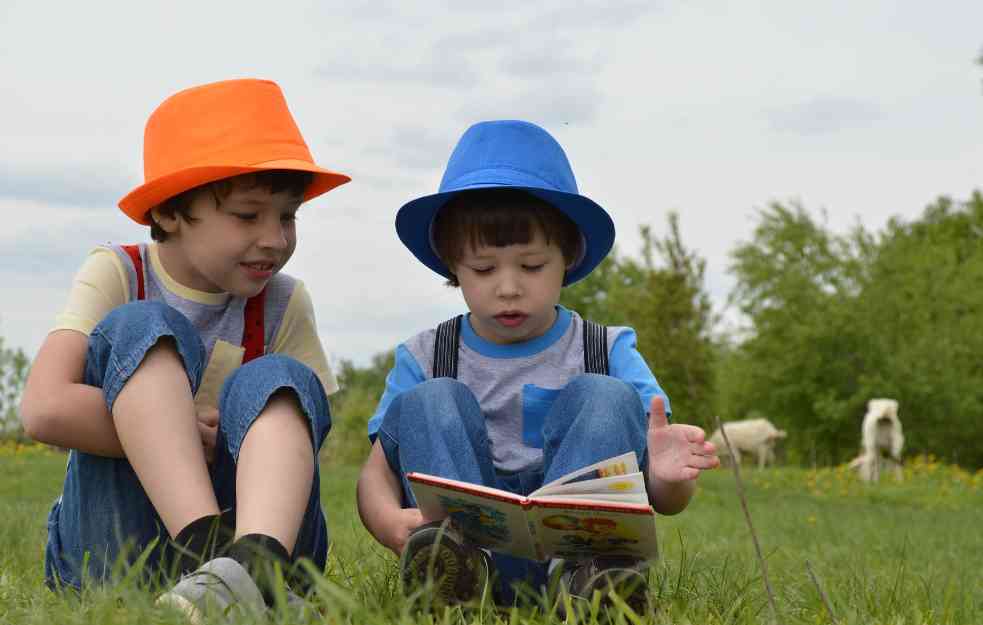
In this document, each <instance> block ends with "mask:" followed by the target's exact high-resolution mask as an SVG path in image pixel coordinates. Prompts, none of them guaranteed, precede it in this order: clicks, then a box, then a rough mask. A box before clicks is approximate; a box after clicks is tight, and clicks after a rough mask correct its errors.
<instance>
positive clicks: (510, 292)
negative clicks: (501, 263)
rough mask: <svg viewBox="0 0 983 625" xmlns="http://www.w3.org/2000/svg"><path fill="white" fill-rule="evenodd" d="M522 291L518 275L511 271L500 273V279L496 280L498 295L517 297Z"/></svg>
mask: <svg viewBox="0 0 983 625" xmlns="http://www.w3.org/2000/svg"><path fill="white" fill-rule="evenodd" d="M521 292H522V288H521V285H520V284H519V279H518V276H516V275H515V274H514V273H513V272H511V271H505V272H503V273H502V277H501V280H499V282H498V296H499V297H508V298H511V297H517V296H518V295H519V294H520V293H521Z"/></svg>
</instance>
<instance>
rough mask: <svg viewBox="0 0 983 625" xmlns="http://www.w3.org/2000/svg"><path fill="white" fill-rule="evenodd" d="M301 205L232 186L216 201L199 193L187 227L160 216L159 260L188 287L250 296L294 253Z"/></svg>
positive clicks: (284, 196) (294, 198)
mask: <svg viewBox="0 0 983 625" xmlns="http://www.w3.org/2000/svg"><path fill="white" fill-rule="evenodd" d="M300 202H301V199H300V198H299V197H297V196H295V195H292V194H290V193H289V192H281V193H271V192H270V191H268V190H266V189H262V188H251V189H248V188H247V189H244V188H234V189H233V190H232V192H231V193H229V195H228V196H227V197H226V198H225V199H224V200H222V201H221V203H216V199H215V197H214V195H213V194H212V193H211V192H209V191H207V190H206V191H203V192H201V193H199V194H198V195H197V196H196V197H195V198H194V199H193V200H192V202H191V210H190V216H191V221H190V223H189V222H187V221H184V220H183V219H181V218H180V217H178V216H174V217H170V218H168V217H162V218H158V223H160V225H161V227H162V228H164V230H166V231H167V233H168V239H167V241H165V242H164V243H162V244H161V246H160V252H161V260H162V262H164V263H165V268H166V269H167V271H168V273H170V274H171V276H172V277H173V278H174V279H175V280H177V281H178V282H180V283H181V284H182V285H184V286H186V287H189V288H192V289H197V290H199V291H208V292H214V293H219V292H226V293H231V294H233V295H237V296H240V297H252V296H253V295H256V294H257V293H259V292H260V291H261V290H263V287H265V286H266V283H267V282H268V281H269V280H270V278H272V277H273V274H275V273H276V272H278V271H280V269H281V268H282V267H283V266H284V265H285V264H286V262H287V261H288V260H289V259H290V257H291V256H292V255H293V253H294V248H295V247H296V246H297V231H296V222H295V219H296V213H297V209H298V208H299V206H300Z"/></svg>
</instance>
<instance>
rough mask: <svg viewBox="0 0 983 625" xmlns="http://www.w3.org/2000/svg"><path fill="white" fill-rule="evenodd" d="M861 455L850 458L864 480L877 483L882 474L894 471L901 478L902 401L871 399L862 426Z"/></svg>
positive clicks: (853, 466) (893, 473) (851, 463)
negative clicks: (899, 407) (899, 415)
mask: <svg viewBox="0 0 983 625" xmlns="http://www.w3.org/2000/svg"><path fill="white" fill-rule="evenodd" d="M860 445H861V448H860V455H859V456H857V457H856V458H854V459H853V460H851V461H850V465H849V466H850V468H851V469H856V470H857V472H858V473H859V474H860V479H862V480H863V481H865V482H876V481H878V480H879V479H881V473H882V472H884V471H890V472H891V474H892V475H893V476H894V478H895V479H899V480H900V479H901V450H902V449H903V448H904V433H903V432H902V431H901V420H900V419H898V402H897V401H896V400H893V399H871V400H870V401H868V402H867V414H866V415H864V422H863V425H862V426H861V442H860Z"/></svg>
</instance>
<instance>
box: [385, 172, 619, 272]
mask: <svg viewBox="0 0 983 625" xmlns="http://www.w3.org/2000/svg"><path fill="white" fill-rule="evenodd" d="M494 188H509V189H515V190H518V191H525V192H527V193H529V194H530V195H532V196H535V197H537V198H539V199H541V200H543V201H544V202H547V203H549V204H551V205H552V206H555V207H556V208H557V209H558V210H560V211H561V212H562V213H563V214H564V215H566V216H567V217H569V218H570V219H571V220H572V221H573V222H574V223H575V224H576V225H577V228H579V229H580V232H581V234H582V235H583V237H584V254H583V257H582V258H581V259H580V262H579V263H577V264H576V265H575V266H574V267H572V268H571V269H569V270H568V271H567V273H566V275H565V276H564V279H563V286H569V285H571V284H573V283H574V282H577V281H578V280H581V279H583V278H585V277H586V276H587V275H588V274H589V273H590V272H591V271H593V270H594V268H595V267H597V265H598V264H600V262H601V261H602V260H604V257H605V256H607V255H608V252H610V251H611V247H612V246H613V245H614V222H613V221H612V220H611V216H610V215H608V213H607V211H605V210H604V209H603V208H601V206H600V205H598V204H597V203H596V202H594V201H593V200H591V199H590V198H588V197H585V196H583V195H578V194H576V193H565V192H562V191H553V190H549V189H543V188H540V187H525V186H515V185H495V184H484V185H475V186H469V187H467V188H465V189H456V190H454V191H446V192H443V193H435V194H433V195H425V196H423V197H421V198H417V199H415V200H412V201H410V202H407V203H406V204H404V205H403V206H402V208H400V209H399V212H397V213H396V233H397V234H398V235H399V239H400V240H401V241H402V242H403V245H405V246H406V247H407V248H409V250H410V252H412V253H413V255H414V256H416V258H417V260H419V261H420V262H421V263H423V264H424V265H426V266H427V267H429V268H430V269H432V270H433V271H435V272H437V273H438V274H440V275H442V276H444V277H445V278H450V277H451V271H450V269H449V268H448V267H447V265H445V264H444V262H443V261H442V260H440V257H438V256H437V253H436V252H435V251H434V249H433V246H432V245H431V234H430V227H431V224H433V220H434V217H435V216H436V215H437V211H439V210H440V209H441V208H442V207H443V206H444V205H445V204H447V203H448V202H449V201H450V200H451V199H453V198H454V197H455V196H457V195H460V194H461V193H467V192H468V191H473V190H475V189H494Z"/></svg>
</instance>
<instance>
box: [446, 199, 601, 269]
mask: <svg viewBox="0 0 983 625" xmlns="http://www.w3.org/2000/svg"><path fill="white" fill-rule="evenodd" d="M537 229H538V231H539V232H541V233H542V234H543V237H544V238H545V239H546V242H547V243H551V242H552V243H555V244H556V245H557V247H559V248H560V251H561V252H562V253H563V260H564V261H565V262H566V264H567V265H570V264H571V263H573V262H574V261H576V260H577V259H578V258H579V257H580V254H581V250H582V248H583V242H582V237H581V234H580V229H579V228H577V225H576V224H575V223H574V222H573V220H571V219H570V218H569V217H567V216H566V215H564V214H563V213H562V212H561V211H560V210H559V209H558V208H556V207H554V206H553V205H552V204H550V203H548V202H546V201H544V200H541V199H539V198H538V197H536V196H534V195H531V194H529V193H526V192H525V191H518V190H515V189H479V190H474V191H466V192H464V193H461V194H459V195H457V196H455V197H454V198H453V199H452V200H451V201H450V202H448V203H447V204H446V205H444V206H443V207H442V208H441V209H440V211H438V212H437V216H436V217H435V218H434V222H433V241H434V248H435V251H436V252H437V255H438V256H439V257H440V259H441V260H442V261H444V264H445V265H447V267H448V269H450V271H451V276H450V278H449V279H448V280H447V284H449V285H450V286H460V283H459V282H458V281H457V276H456V275H454V273H453V267H454V265H455V264H457V263H458V262H459V261H460V260H461V257H463V256H464V250H465V245H468V246H470V247H471V249H472V250H473V249H476V248H477V247H478V246H479V245H491V246H493V247H505V246H507V245H514V244H525V243H529V242H530V241H532V239H533V236H535V233H536V230H537Z"/></svg>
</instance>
